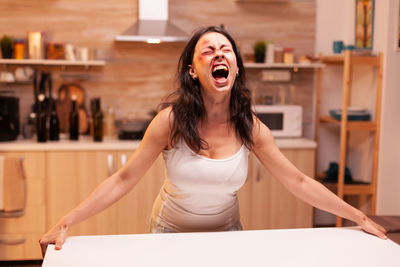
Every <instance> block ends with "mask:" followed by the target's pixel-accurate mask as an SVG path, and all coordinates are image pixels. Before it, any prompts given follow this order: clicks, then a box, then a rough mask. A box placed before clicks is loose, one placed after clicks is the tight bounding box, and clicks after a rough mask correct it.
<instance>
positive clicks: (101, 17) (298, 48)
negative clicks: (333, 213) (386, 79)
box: [0, 0, 316, 137]
mask: <svg viewBox="0 0 400 267" xmlns="http://www.w3.org/2000/svg"><path fill="white" fill-rule="evenodd" d="M315 10H316V3H315V1H314V0H308V1H246V0H244V1H233V0H220V1H211V0H210V1H204V0H201V1H200V0H190V1H186V0H170V1H169V18H170V20H171V21H172V22H173V23H174V24H175V25H177V26H178V27H179V28H181V29H182V30H183V31H185V32H186V33H187V34H188V36H189V35H190V34H191V33H192V32H193V30H195V29H197V28H198V27H201V26H208V25H220V24H224V26H225V28H226V29H227V30H228V31H229V32H230V33H231V34H232V35H233V36H234V38H235V39H236V40H237V41H238V43H239V44H240V47H241V52H242V54H244V55H250V56H252V54H253V45H254V44H255V43H256V42H257V41H260V40H272V41H274V42H275V45H276V46H281V47H293V48H294V49H295V55H296V56H301V55H307V56H313V55H314V46H315V15H316V14H315ZM137 17H138V1H134V0H120V1H118V4H116V3H112V2H110V1H106V0H100V1H98V0H97V1H94V0H86V1H68V0H58V1H53V0H47V1H46V0H41V1H35V2H29V1H28V2H27V1H24V0H16V1H6V0H1V1H0V32H1V33H4V34H8V35H11V36H12V37H21V38H25V37H26V35H27V32H28V31H42V32H46V33H47V36H48V38H49V39H50V40H52V41H54V42H64V43H71V44H73V45H74V46H75V47H88V48H89V49H90V50H92V51H95V52H94V54H95V55H96V58H97V59H100V60H105V61H106V65H105V66H104V67H101V68H92V69H90V70H89V71H88V72H87V73H85V72H86V71H85V70H84V69H79V71H77V70H76V69H74V68H72V69H70V71H64V70H61V68H60V69H54V68H52V73H53V82H54V85H53V91H54V93H56V92H57V90H58V88H59V87H60V86H61V85H62V84H65V83H76V84H79V85H80V86H82V87H83V88H84V90H85V93H86V109H87V110H89V100H90V99H91V98H94V97H101V100H102V108H103V110H105V109H106V108H107V106H108V104H110V103H111V104H113V106H114V109H115V115H116V119H122V118H127V117H128V118H132V117H133V118H146V117H148V113H149V112H150V111H151V110H154V109H156V107H157V105H158V104H159V103H160V101H161V100H162V99H163V98H164V97H165V96H166V95H168V94H169V93H170V92H171V91H172V90H174V89H175V88H176V83H175V77H176V67H177V62H178V58H179V55H180V53H181V51H182V49H183V47H184V43H161V44H153V45H150V44H147V43H137V42H115V41H114V38H115V37H116V36H117V35H119V34H121V33H122V32H123V31H124V30H125V29H127V28H128V27H129V26H131V25H132V24H133V23H134V22H136V19H137ZM247 74H248V81H249V86H250V88H251V89H252V91H253V94H254V96H255V98H254V100H255V101H258V100H259V99H262V97H264V96H265V94H268V95H275V94H276V90H277V88H278V86H279V85H283V86H284V88H285V90H286V91H287V93H288V95H289V91H290V90H289V88H288V87H289V84H288V83H286V84H285V83H284V84H277V83H265V82H261V80H260V71H259V70H248V71H247ZM313 74H314V71H313V70H307V69H301V70H300V71H299V72H298V73H296V74H294V75H292V83H291V85H294V88H295V93H294V94H292V98H290V97H289V96H288V97H287V99H288V100H287V101H290V103H294V104H300V105H302V106H303V108H304V110H303V112H304V119H303V123H304V127H303V128H304V135H305V136H306V137H312V136H313V134H312V132H313V131H312V121H313V118H312V112H313V110H312V109H313V81H314V78H313V77H314V75H313ZM0 88H1V90H3V89H11V90H15V91H16V94H17V96H18V97H19V98H20V112H21V115H20V120H21V123H23V122H25V121H26V118H27V116H28V114H29V112H30V107H31V104H32V103H33V101H34V99H33V92H32V85H31V84H6V85H5V84H3V85H1V87H0ZM55 95H56V94H55ZM21 125H22V124H21Z"/></svg>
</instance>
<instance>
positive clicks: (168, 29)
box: [115, 0, 188, 43]
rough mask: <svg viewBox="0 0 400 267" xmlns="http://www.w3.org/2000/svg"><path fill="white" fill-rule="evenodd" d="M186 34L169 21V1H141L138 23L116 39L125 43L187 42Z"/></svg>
mask: <svg viewBox="0 0 400 267" xmlns="http://www.w3.org/2000/svg"><path fill="white" fill-rule="evenodd" d="M187 39H188V37H187V34H186V33H185V32H183V31H182V30H181V29H179V28H178V27H177V26H175V25H174V24H173V23H171V22H170V21H169V20H168V0H139V18H138V21H137V22H136V23H135V24H133V25H132V26H131V27H129V28H128V29H127V30H126V31H124V32H123V33H122V34H121V35H118V36H117V37H115V40H116V41H125V42H147V43H161V42H185V41H187Z"/></svg>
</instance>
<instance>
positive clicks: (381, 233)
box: [358, 215, 387, 239]
mask: <svg viewBox="0 0 400 267" xmlns="http://www.w3.org/2000/svg"><path fill="white" fill-rule="evenodd" d="M358 225H360V226H361V228H362V229H363V230H364V231H365V232H367V233H370V234H373V235H376V236H377V237H379V238H382V239H387V235H386V229H385V228H383V227H382V226H381V225H379V224H377V223H376V222H374V221H373V220H371V219H370V218H368V217H367V216H365V215H364V216H363V217H362V219H361V222H360V223H359V224H358Z"/></svg>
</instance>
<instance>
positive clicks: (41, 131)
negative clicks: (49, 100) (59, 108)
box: [36, 94, 47, 143]
mask: <svg viewBox="0 0 400 267" xmlns="http://www.w3.org/2000/svg"><path fill="white" fill-rule="evenodd" d="M44 100H45V96H44V94H39V95H38V101H39V102H38V110H37V113H36V135H37V141H38V142H40V143H42V142H46V141H47V129H46V121H47V111H46V109H45V107H44Z"/></svg>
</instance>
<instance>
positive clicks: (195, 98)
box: [162, 26, 254, 153]
mask: <svg viewBox="0 0 400 267" xmlns="http://www.w3.org/2000/svg"><path fill="white" fill-rule="evenodd" d="M209 32H217V33H220V34H222V35H224V36H225V37H226V38H227V39H228V40H229V41H230V43H231V45H232V48H233V51H234V53H235V55H236V61H237V66H238V68H239V75H237V76H236V80H235V83H234V85H233V87H232V89H231V98H230V104H229V109H230V121H231V123H232V124H233V125H234V127H235V131H236V134H237V135H238V136H239V137H240V138H241V140H242V142H243V144H244V145H245V146H246V147H247V148H248V149H250V150H251V149H252V148H253V144H254V143H253V138H252V129H253V112H252V109H251V93H250V90H249V89H248V88H247V87H246V85H245V81H246V78H245V70H244V66H243V61H242V58H241V56H240V52H239V49H238V48H237V46H236V43H235V41H234V40H233V38H232V37H231V36H230V35H229V34H228V32H226V31H225V30H224V29H223V28H220V27H216V26H210V27H206V28H201V29H199V30H197V31H196V32H194V34H193V35H192V38H191V39H190V40H189V42H188V43H187V44H186V47H185V49H184V50H183V52H182V54H181V56H180V58H179V64H178V79H179V88H178V89H177V90H176V91H175V92H173V93H172V94H171V95H170V97H171V96H174V98H175V99H174V100H173V101H172V102H169V103H164V104H163V105H162V106H164V107H165V106H169V105H170V106H171V107H172V112H173V115H174V120H173V122H172V126H171V136H170V144H171V145H172V146H174V145H175V144H176V143H177V142H178V140H179V139H180V138H183V139H184V140H185V142H186V144H187V145H188V146H189V147H190V148H191V149H192V150H193V151H195V152H196V153H198V152H199V151H200V150H201V149H207V148H208V144H207V142H206V141H205V140H203V139H201V138H200V135H199V130H198V123H199V122H202V121H204V119H205V118H206V110H205V108H204V104H203V98H202V95H201V92H200V83H199V81H198V79H196V80H194V79H192V77H191V76H190V74H189V70H190V68H189V65H192V61H193V55H194V50H195V47H196V44H197V42H198V41H199V39H200V37H201V36H203V35H204V34H206V33H209Z"/></svg>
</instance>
